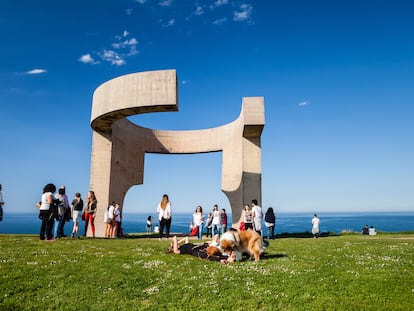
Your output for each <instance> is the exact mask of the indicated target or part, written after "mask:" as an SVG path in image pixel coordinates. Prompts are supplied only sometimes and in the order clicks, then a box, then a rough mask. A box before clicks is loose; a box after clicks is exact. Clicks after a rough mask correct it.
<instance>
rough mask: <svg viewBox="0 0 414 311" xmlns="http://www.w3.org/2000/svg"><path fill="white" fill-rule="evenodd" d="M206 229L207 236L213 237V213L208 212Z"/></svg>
mask: <svg viewBox="0 0 414 311" xmlns="http://www.w3.org/2000/svg"><path fill="white" fill-rule="evenodd" d="M206 231H207V237H208V236H210V237H211V238H212V237H213V213H208V217H207V221H206Z"/></svg>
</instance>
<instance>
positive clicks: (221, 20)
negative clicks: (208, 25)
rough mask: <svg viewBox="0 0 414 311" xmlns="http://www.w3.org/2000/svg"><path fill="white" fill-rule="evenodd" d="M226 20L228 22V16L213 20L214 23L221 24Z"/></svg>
mask: <svg viewBox="0 0 414 311" xmlns="http://www.w3.org/2000/svg"><path fill="white" fill-rule="evenodd" d="M225 22H227V18H226V17H223V18H219V19H216V20H215V21H214V22H213V25H221V24H224V23H225Z"/></svg>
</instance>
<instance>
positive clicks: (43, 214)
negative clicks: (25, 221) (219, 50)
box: [39, 210, 55, 240]
mask: <svg viewBox="0 0 414 311" xmlns="http://www.w3.org/2000/svg"><path fill="white" fill-rule="evenodd" d="M39 218H40V220H41V221H42V224H41V225H40V239H41V240H44V239H45V236H46V237H47V239H51V238H53V233H52V230H53V225H54V223H55V219H54V217H53V214H52V213H51V212H50V211H48V210H46V211H44V210H41V211H40V212H39Z"/></svg>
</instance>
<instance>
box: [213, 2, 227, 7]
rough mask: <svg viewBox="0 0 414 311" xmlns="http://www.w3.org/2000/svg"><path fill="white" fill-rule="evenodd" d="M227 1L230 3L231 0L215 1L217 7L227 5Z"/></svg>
mask: <svg viewBox="0 0 414 311" xmlns="http://www.w3.org/2000/svg"><path fill="white" fill-rule="evenodd" d="M227 3H229V0H217V1H216V2H214V5H215V6H216V7H219V6H222V5H225V4H227Z"/></svg>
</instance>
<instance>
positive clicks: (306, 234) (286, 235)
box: [276, 231, 339, 239]
mask: <svg viewBox="0 0 414 311" xmlns="http://www.w3.org/2000/svg"><path fill="white" fill-rule="evenodd" d="M338 235H339V234H336V233H335V232H321V233H319V237H320V238H326V237H329V236H338ZM284 238H313V234H312V232H309V231H305V232H294V233H288V232H282V233H279V234H276V239H284Z"/></svg>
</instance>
